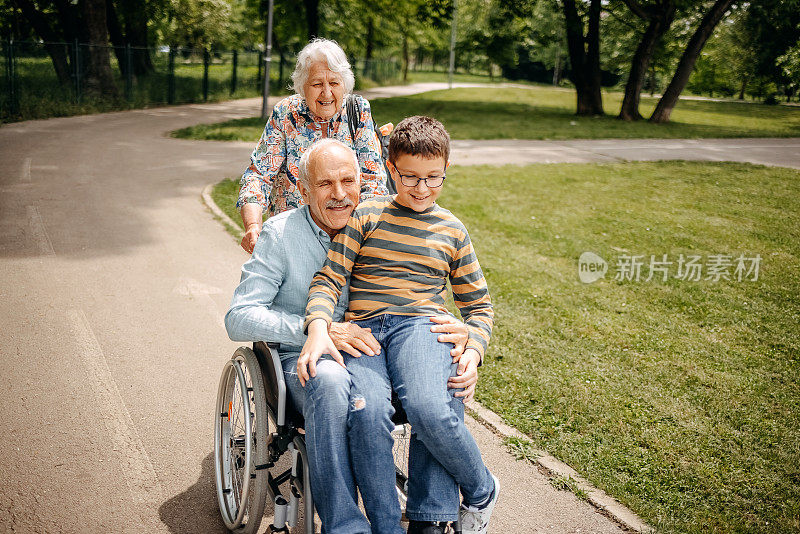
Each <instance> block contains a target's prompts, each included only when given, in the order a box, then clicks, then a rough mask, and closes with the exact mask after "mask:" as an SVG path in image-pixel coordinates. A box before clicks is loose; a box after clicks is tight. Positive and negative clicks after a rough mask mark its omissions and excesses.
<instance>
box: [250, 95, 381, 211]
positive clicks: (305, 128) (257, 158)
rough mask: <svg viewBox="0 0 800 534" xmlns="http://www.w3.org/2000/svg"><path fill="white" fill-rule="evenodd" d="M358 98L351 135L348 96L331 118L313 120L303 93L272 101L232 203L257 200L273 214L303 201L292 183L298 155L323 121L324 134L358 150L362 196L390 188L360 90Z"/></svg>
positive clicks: (318, 132) (320, 129)
mask: <svg viewBox="0 0 800 534" xmlns="http://www.w3.org/2000/svg"><path fill="white" fill-rule="evenodd" d="M356 98H357V99H358V108H359V109H360V111H361V116H360V117H358V121H357V127H356V138H355V139H353V138H352V137H351V136H350V127H349V126H348V124H347V110H346V108H345V103H346V101H347V99H346V98H343V99H342V109H341V110H340V111H339V113H338V114H336V115H335V116H334V117H333V118H332V119H330V120H329V121H322V120H315V118H314V117H313V116H312V114H311V111H310V110H309V109H308V105H307V104H306V101H305V99H304V98H303V97H302V96H300V95H297V94H295V95H292V96H290V97H288V98H284V99H283V100H281V101H280V102H278V103H277V104H275V107H274V108H273V110H272V116H271V117H270V118H269V121H268V122H267V125H266V127H265V128H264V133H262V134H261V139H260V140H259V142H258V145H257V146H256V148H255V150H254V151H253V155H252V156H250V166H249V167H248V168H247V170H246V171H244V174H243V175H242V178H241V180H240V181H239V184H240V186H241V189H240V191H239V199H238V200H237V202H236V207H237V208H241V207H242V205H244V204H246V203H248V202H257V203H259V204H261V209H263V210H264V211H266V214H267V216H268V217H272V216H273V215H276V214H278V213H281V212H283V211H287V210H290V209H294V208H297V207H299V206H302V205H303V204H304V202H303V199H302V198H301V197H300V192H299V190H298V189H297V185H296V184H297V180H298V165H299V164H300V157H301V156H302V155H303V152H304V151H305V150H306V149H307V148H308V147H310V146H311V144H312V143H313V142H314V141H316V140H318V139H321V138H322V132H323V126H324V124H325V122H328V137H331V138H334V139H338V140H339V141H341V142H343V143H344V144H345V145H347V146H349V147H351V148H352V149H353V150H354V151H355V152H356V155H357V156H358V161H359V163H360V164H361V199H362V200H364V199H366V198H371V197H374V196H382V195H386V194H388V191H387V189H386V172H385V171H384V167H383V160H382V159H381V157H380V153H381V148H380V144H379V143H378V137H377V136H376V135H375V130H374V127H373V122H372V112H371V111H370V107H369V102H367V100H366V99H365V98H363V97H361V96H359V95H356Z"/></svg>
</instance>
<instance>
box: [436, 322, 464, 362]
mask: <svg viewBox="0 0 800 534" xmlns="http://www.w3.org/2000/svg"><path fill="white" fill-rule="evenodd" d="M430 319H431V322H434V323H436V325H435V326H432V327H431V332H444V333H443V335H441V336H439V337H438V338H437V339H438V340H439V342H440V343H452V344H453V345H455V347H453V349H452V350H451V351H450V356H452V357H453V363H455V362H457V361H458V359H459V358H460V357H461V353H462V352H464V348H465V347H466V346H467V341H468V340H469V330H468V329H467V325H465V324H464V323H462V322H461V321H459V320H458V319H456V318H455V317H451V316H450V315H434V316H433V317H431V318H430Z"/></svg>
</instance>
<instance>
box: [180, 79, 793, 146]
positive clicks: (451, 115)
mask: <svg viewBox="0 0 800 534" xmlns="http://www.w3.org/2000/svg"><path fill="white" fill-rule="evenodd" d="M604 102H605V104H604V105H605V109H606V112H607V115H604V116H599V117H577V116H575V114H574V113H575V92H574V91H571V90H568V89H558V88H552V87H546V86H536V85H532V86H530V87H526V88H517V87H496V86H495V87H487V88H459V89H452V90H443V91H431V92H428V93H422V94H418V95H413V96H407V97H395V98H386V99H374V100H373V101H372V102H371V104H372V113H373V117H374V119H375V122H376V123H378V124H384V123H386V122H393V123H395V124H397V123H398V122H399V121H400V120H401V119H402V118H404V117H407V116H410V115H430V116H432V117H436V118H437V119H439V120H440V121H442V123H444V125H445V126H446V127H447V130H448V131H449V132H450V135H451V137H452V138H453V139H604V138H628V139H633V138H703V137H791V136H800V108H797V107H789V106H767V105H763V104H754V103H746V104H745V103H737V102H708V101H696V100H682V101H680V102H679V104H678V106H677V107H676V108H675V111H674V113H673V114H672V120H671V121H670V122H669V123H668V124H650V123H649V122H647V121H639V122H634V123H630V122H623V121H620V120H618V119H616V117H615V116H616V113H617V112H618V111H619V107H620V104H621V102H622V94H621V93H616V92H615V93H607V94H605V95H604ZM655 104H656V99H652V98H649V97H644V98H643V99H642V106H641V110H642V113H643V114H645V115H648V114H649V113H650V112H651V111H652V109H653V108H654V107H655ZM263 129H264V121H263V120H261V119H260V118H251V119H239V120H234V121H228V122H224V123H219V124H203V125H198V126H193V127H191V128H186V129H183V130H178V131H177V132H175V133H174V135H175V136H177V137H185V138H192V139H216V140H244V141H252V142H255V141H256V140H258V138H259V136H260V135H261V131H262V130H263Z"/></svg>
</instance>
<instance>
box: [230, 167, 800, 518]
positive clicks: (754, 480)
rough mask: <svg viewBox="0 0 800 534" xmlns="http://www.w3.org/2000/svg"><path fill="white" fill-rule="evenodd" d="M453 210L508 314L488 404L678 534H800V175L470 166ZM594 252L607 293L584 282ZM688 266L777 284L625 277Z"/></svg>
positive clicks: (446, 196) (496, 341)
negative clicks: (638, 262) (737, 259)
mask: <svg viewBox="0 0 800 534" xmlns="http://www.w3.org/2000/svg"><path fill="white" fill-rule="evenodd" d="M222 187H226V188H227V190H228V191H229V196H228V197H227V200H221V201H220V200H218V202H220V205H221V206H224V205H226V204H227V205H230V204H232V202H233V201H234V197H235V193H236V192H235V184H233V185H232V184H231V183H229V182H227V181H225V182H222ZM441 203H442V205H443V206H445V207H447V208H448V209H450V210H452V211H453V212H454V213H455V214H456V215H457V216H459V217H460V218H461V219H462V220H463V221H464V223H465V224H466V226H467V227H468V228H469V229H470V233H471V235H472V239H473V242H474V244H475V247H476V251H477V254H478V257H479V258H480V261H481V265H482V267H483V269H484V272H485V274H486V277H487V280H488V283H489V287H490V290H491V293H492V299H493V302H494V304H495V310H496V326H495V330H494V334H493V336H492V343H491V346H490V348H489V351H488V353H487V357H486V361H485V363H484V365H483V366H482V367H481V369H480V381H479V384H478V391H477V399H478V400H479V401H480V402H481V403H482V404H483V405H485V406H487V407H488V408H491V409H492V410H494V411H496V412H497V413H499V414H500V415H501V416H502V417H503V418H504V419H505V420H506V421H507V422H508V423H509V424H511V425H513V426H515V427H516V428H518V429H519V430H520V431H522V432H523V433H525V434H526V435H527V436H528V437H529V438H530V440H531V443H532V444H533V445H534V446H535V448H537V449H541V450H546V451H548V452H549V453H550V454H552V455H554V456H556V457H557V458H560V459H561V460H563V461H565V462H566V463H568V464H569V465H571V466H572V467H573V468H575V469H576V470H577V471H578V472H580V473H581V474H582V475H583V476H584V477H586V478H587V479H588V480H589V481H591V482H592V483H593V484H595V485H596V486H599V487H601V488H603V489H604V490H606V491H607V492H609V493H610V494H612V495H614V496H615V497H617V498H618V499H620V500H621V501H622V502H624V503H625V504H627V505H628V506H630V507H631V508H632V509H633V510H635V511H636V512H637V513H638V514H640V515H641V517H643V518H644V520H646V521H647V522H649V523H650V524H652V525H654V526H656V527H657V528H658V529H659V531H660V532H665V533H673V532H681V533H685V532H689V533H723V532H725V533H727V532H770V533H786V532H798V531H800V387H799V386H798V384H800V326H798V325H800V172H797V171H793V170H788V169H778V168H766V167H759V166H752V165H744V164H707V163H685V162H658V163H629V164H617V165H578V164H574V165H572V164H559V165H534V166H527V167H516V166H506V167H458V166H454V167H452V168H451V169H450V170H449V171H448V185H446V186H445V190H444V192H443V194H442V202H441ZM584 251H593V252H595V253H597V254H599V255H600V256H601V257H603V258H604V259H605V260H606V261H608V262H609V272H608V273H607V275H606V277H605V279H603V280H600V281H598V282H595V283H594V284H582V283H581V282H579V280H578V276H577V274H578V270H577V259H578V257H579V256H580V254H581V253H582V252H584ZM681 253H682V254H686V255H689V254H696V255H701V256H702V257H703V260H707V259H708V256H710V255H713V254H732V255H738V254H740V253H744V254H746V255H748V256H749V255H755V254H760V255H761V257H762V258H763V260H762V263H761V266H760V273H759V279H758V281H748V280H743V281H736V280H732V281H725V280H723V281H720V282H716V283H715V282H712V281H705V280H703V281H698V282H693V281H684V280H679V279H675V278H671V279H670V280H669V281H667V282H662V281H660V279H659V281H657V280H653V281H650V282H645V281H643V280H642V281H639V282H635V281H626V282H617V281H614V279H613V278H614V273H615V265H616V261H617V260H618V259H619V257H620V255H622V254H641V255H646V256H647V257H648V258H649V256H650V255H656V256H657V257H660V256H661V255H662V254H668V256H669V259H670V260H671V261H677V258H678V255H679V254H681ZM646 273H647V268H646V267H645V269H644V271H643V274H645V275H646ZM674 274H676V266H675V265H673V266H672V275H673V276H674ZM509 446H511V447H512V450H515V451H516V452H515V454H517V455H518V456H521V457H525V456H526V455H531V454H532V453H531V452H530V449H529V448H528V447H527V445H526V444H525V443H522V442H517V443H509ZM561 482H564V481H561Z"/></svg>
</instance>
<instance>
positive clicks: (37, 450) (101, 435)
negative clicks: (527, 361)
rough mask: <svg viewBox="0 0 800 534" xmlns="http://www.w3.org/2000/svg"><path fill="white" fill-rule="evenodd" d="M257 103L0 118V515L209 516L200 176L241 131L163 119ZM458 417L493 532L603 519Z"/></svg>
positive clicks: (23, 525) (222, 238)
mask: <svg viewBox="0 0 800 534" xmlns="http://www.w3.org/2000/svg"><path fill="white" fill-rule="evenodd" d="M257 109H258V102H257V101H256V100H253V99H251V100H243V101H234V102H226V103H220V104H208V105H188V106H177V107H169V108H157V109H150V110H137V111H128V112H119V113H108V114H100V115H90V116H81V117H69V118H57V119H49V120H43V121H29V122H23V123H17V124H10V125H5V126H3V127H2V128H0V160H1V161H2V162H3V165H2V167H0V275H1V276H0V302H2V307H1V308H0V332H2V334H0V358H2V364H1V365H2V372H1V373H0V402H2V407H3V409H2V410H0V425H1V426H0V427H1V428H3V430H4V432H3V433H2V435H0V472H2V480H3V484H2V485H0V531H3V532H48V533H50V532H144V531H150V532H172V533H207V532H208V533H210V532H223V531H224V528H223V526H222V523H221V521H220V519H219V515H218V512H217V505H216V497H215V492H214V481H213V463H212V453H213V440H212V427H213V412H214V398H215V395H216V387H217V382H218V379H219V374H220V371H221V369H222V366H223V364H224V362H225V361H226V360H227V359H228V358H229V357H230V355H231V354H232V353H233V350H234V349H235V348H236V346H237V344H236V343H232V342H230V341H228V339H227V336H226V334H225V330H224V327H223V325H222V317H223V315H224V313H225V311H226V309H227V307H228V304H229V301H230V296H231V294H232V291H233V289H234V287H235V286H236V284H237V282H238V279H239V272H240V267H241V264H242V262H243V261H244V260H245V259H246V254H245V253H244V252H243V251H242V250H241V249H239V248H238V247H237V246H235V244H234V243H233V241H232V238H231V237H230V235H228V234H227V233H226V232H225V231H224V230H223V229H222V227H221V225H220V224H219V223H218V222H217V221H215V220H214V218H213V217H212V215H211V214H210V212H209V211H208V210H207V209H206V208H205V207H204V206H203V204H202V203H201V201H200V192H201V191H202V189H203V187H204V186H205V185H207V184H209V183H212V182H216V181H218V180H219V179H220V177H224V176H235V175H237V174H239V173H240V172H241V171H242V170H243V168H244V167H245V165H246V163H247V160H248V156H249V153H250V151H251V150H252V144H249V143H248V144H243V143H215V142H196V141H186V140H178V139H171V138H168V137H166V133H167V132H169V131H171V130H174V129H176V128H181V127H184V126H188V125H192V124H197V123H201V122H216V121H221V120H226V119H229V118H236V117H245V116H252V115H253V114H254V112H255V111H256V110H257ZM792 142H795V143H796V142H797V141H796V140H795V141H792ZM595 143H601V142H595ZM602 143H605V142H602ZM648 143H649V142H648ZM670 143H672V141H670ZM562 145H564V146H568V147H570V149H571V150H575V148H574V144H572V145H570V144H569V143H562ZM457 150H460V148H459V149H457ZM608 150H613V147H612V148H609V149H608ZM738 152H739V154H741V151H738ZM592 153H595V152H592ZM458 154H459V153H458V152H457V151H454V161H455V162H459V161H458V159H459V158H458V157H457V155H458ZM616 154H617V155H616V156H613V157H615V158H616V157H619V152H617V153H616ZM595 155H596V153H595ZM465 159H466V157H465ZM470 425H471V426H470V427H471V429H472V430H473V432H474V433H475V435H476V438H477V439H478V441H479V442H480V444H481V447H482V450H483V452H484V454H485V456H486V459H487V463H489V465H490V467H491V468H492V470H493V471H496V472H497V473H498V474H499V476H500V479H501V480H502V481H503V483H504V484H503V486H504V490H503V496H502V499H501V502H500V504H499V506H498V508H497V512H496V518H495V520H494V521H493V524H494V528H493V531H494V532H619V529H618V528H617V526H616V525H615V524H614V523H612V522H611V521H609V520H608V519H606V518H605V517H604V516H603V515H601V514H599V513H597V512H596V511H595V509H594V508H592V507H591V506H589V505H588V504H586V503H584V502H581V501H578V500H577V499H576V498H575V497H574V496H573V495H572V494H571V493H568V492H563V491H557V490H555V489H554V488H553V487H552V486H551V485H550V484H549V483H548V481H547V478H546V477H544V476H543V475H542V474H540V473H539V471H538V470H537V468H536V467H534V466H532V465H530V464H528V463H527V462H525V461H516V460H514V458H513V457H511V456H510V455H509V454H507V453H506V451H505V448H504V446H503V445H502V442H501V440H499V439H498V438H497V437H496V436H494V435H493V434H491V433H489V432H488V431H486V430H485V429H483V427H480V426H477V425H475V424H474V423H470ZM262 531H263V527H262Z"/></svg>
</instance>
